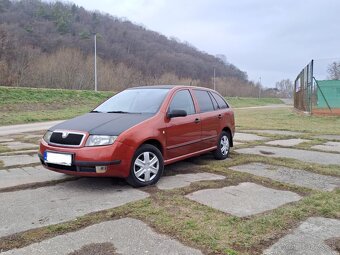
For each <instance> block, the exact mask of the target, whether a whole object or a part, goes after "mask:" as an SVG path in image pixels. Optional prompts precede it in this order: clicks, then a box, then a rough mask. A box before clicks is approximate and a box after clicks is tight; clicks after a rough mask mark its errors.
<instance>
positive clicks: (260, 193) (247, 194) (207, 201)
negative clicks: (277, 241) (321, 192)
mask: <svg viewBox="0 0 340 255" xmlns="http://www.w3.org/2000/svg"><path fill="white" fill-rule="evenodd" d="M186 197H187V198H189V199H191V200H194V201H196V202H199V203H201V204H204V205H207V206H210V207H212V208H215V209H217V210H220V211H222V212H226V213H230V214H232V215H235V216H238V217H246V216H251V215H254V214H258V213H262V212H265V211H268V210H273V209H275V208H277V207H279V206H282V205H284V204H286V203H290V202H294V201H298V200H300V199H301V198H302V197H301V196H299V195H298V194H296V193H293V192H290V191H282V190H275V189H270V188H266V187H263V186H261V185H258V184H255V183H250V182H244V183H240V184H239V185H237V186H230V187H224V188H220V189H206V190H199V191H196V192H194V193H191V194H188V195H186Z"/></svg>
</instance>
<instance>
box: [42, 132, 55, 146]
mask: <svg viewBox="0 0 340 255" xmlns="http://www.w3.org/2000/svg"><path fill="white" fill-rule="evenodd" d="M52 134H53V132H52V131H47V132H46V133H45V134H44V137H43V139H44V141H45V142H47V143H49V142H50V139H51V135H52Z"/></svg>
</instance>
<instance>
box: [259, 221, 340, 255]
mask: <svg viewBox="0 0 340 255" xmlns="http://www.w3.org/2000/svg"><path fill="white" fill-rule="evenodd" d="M334 237H340V220H335V219H327V218H320V217H315V218H309V219H307V220H306V221H305V222H303V223H302V224H301V225H300V226H299V227H298V228H297V229H295V230H294V231H293V233H291V234H289V235H287V236H285V237H283V238H282V239H280V240H279V241H278V242H277V243H276V244H274V245H273V246H272V247H270V248H269V249H267V250H265V251H264V254H265V255H286V254H294V255H316V254H320V255H321V254H322V255H337V254H339V253H338V252H336V251H334V250H332V248H331V247H329V246H328V245H327V244H326V243H325V241H326V240H327V239H331V238H334Z"/></svg>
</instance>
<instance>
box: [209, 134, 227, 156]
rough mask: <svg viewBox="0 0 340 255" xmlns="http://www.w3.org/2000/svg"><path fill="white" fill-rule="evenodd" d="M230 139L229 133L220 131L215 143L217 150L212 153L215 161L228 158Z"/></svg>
mask: <svg viewBox="0 0 340 255" xmlns="http://www.w3.org/2000/svg"><path fill="white" fill-rule="evenodd" d="M230 139H231V138H230V133H229V132H226V131H222V133H221V135H220V137H219V139H218V141H217V149H216V150H215V151H214V152H213V154H214V157H215V159H218V160H222V159H226V158H227V157H228V156H229V151H230V141H231V140H230Z"/></svg>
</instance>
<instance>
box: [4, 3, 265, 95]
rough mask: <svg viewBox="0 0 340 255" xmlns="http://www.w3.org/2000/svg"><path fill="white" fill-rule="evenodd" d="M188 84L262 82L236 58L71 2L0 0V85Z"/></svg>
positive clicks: (223, 86)
mask: <svg viewBox="0 0 340 255" xmlns="http://www.w3.org/2000/svg"><path fill="white" fill-rule="evenodd" d="M94 34H97V54H98V58H97V59H98V87H99V89H100V90H116V91H118V90H122V89H125V88H127V87H131V86H135V85H150V84H188V85H189V84H190V85H198V86H206V87H212V84H213V81H212V77H213V70H214V69H215V71H216V77H217V78H216V80H215V81H216V84H217V88H218V90H219V91H220V92H221V93H222V94H228V95H229V96H234V95H238V96H254V95H257V94H258V90H259V84H254V83H253V82H251V81H249V80H248V77H247V74H246V73H245V72H244V71H241V70H240V69H239V68H237V67H236V66H235V65H233V64H231V63H228V62H225V61H223V60H222V59H220V58H218V57H215V56H212V55H209V54H207V53H205V52H202V51H199V50H198V49H196V48H195V47H194V46H192V45H190V44H189V43H185V42H184V43H183V42H180V41H179V40H178V39H175V38H167V37H166V36H164V35H161V34H159V33H157V32H154V31H150V30H148V29H146V28H145V27H143V26H141V25H136V24H133V23H132V22H130V21H128V20H126V19H122V18H118V17H114V16H111V15H109V14H104V13H100V12H97V11H96V12H94V11H87V10H85V9H84V8H83V7H79V6H77V5H75V4H72V3H63V2H44V1H40V0H20V1H10V0H0V85H6V86H25V87H46V88H69V89H91V88H93V84H94V74H93V69H94V68H93V66H94V64H93V63H94V42H93V41H94V40H93V36H94Z"/></svg>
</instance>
